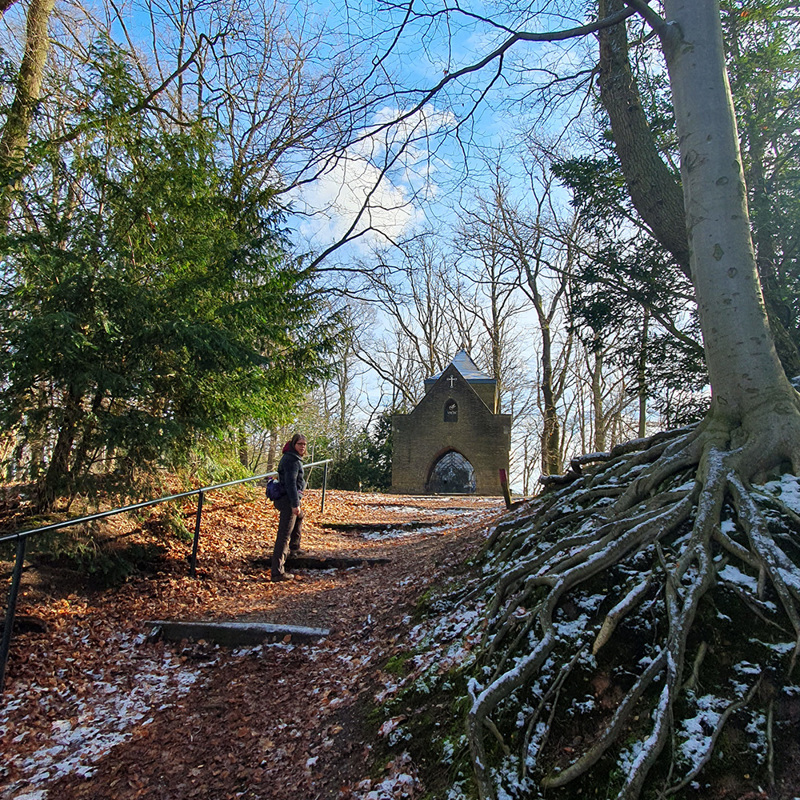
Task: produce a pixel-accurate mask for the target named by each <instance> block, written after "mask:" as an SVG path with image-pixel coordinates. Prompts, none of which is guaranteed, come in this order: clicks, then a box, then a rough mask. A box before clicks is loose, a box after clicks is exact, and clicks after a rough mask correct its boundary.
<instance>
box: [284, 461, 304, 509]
mask: <svg viewBox="0 0 800 800" xmlns="http://www.w3.org/2000/svg"><path fill="white" fill-rule="evenodd" d="M278 480H279V481H280V483H281V486H283V488H284V489H285V490H286V497H288V498H289V504H290V505H291V507H292V508H297V507H298V506H299V505H300V498H301V497H302V496H303V489H305V488H306V481H305V478H304V477H303V459H301V458H300V456H299V455H298V454H297V453H296V452H295V451H294V450H293V449H292V450H287V451H286V452H285V453H284V454H283V456H281V460H280V463H279V464H278Z"/></svg>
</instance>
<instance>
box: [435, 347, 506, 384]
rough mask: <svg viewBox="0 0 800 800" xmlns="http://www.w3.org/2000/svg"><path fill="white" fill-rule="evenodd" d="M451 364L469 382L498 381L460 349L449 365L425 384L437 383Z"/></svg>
mask: <svg viewBox="0 0 800 800" xmlns="http://www.w3.org/2000/svg"><path fill="white" fill-rule="evenodd" d="M451 366H453V367H455V368H456V369H457V370H458V371H459V372H460V373H461V375H462V376H463V378H464V379H465V380H466V381H467V383H496V381H495V379H494V378H492V377H491V376H490V375H487V374H486V373H485V372H482V371H481V370H480V369H479V368H478V365H477V364H476V363H475V362H474V361H473V360H472V359H471V358H470V357H469V354H468V353H467V351H466V350H459V351H458V352H457V353H456V354H455V356H454V357H453V360H452V361H451V362H450V363H449V364H448V365H447V367H445V368H444V369H443V370H442V371H441V372H438V373H437V374H436V375H431V377H430V378H427V379H426V380H425V386H426V387H430V386H431V385H432V384H434V383H436V381H438V380H439V378H441V376H442V375H443V373H445V372H446V371H447V370H448V369H449V367H451Z"/></svg>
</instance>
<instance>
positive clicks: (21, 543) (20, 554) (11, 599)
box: [0, 458, 333, 692]
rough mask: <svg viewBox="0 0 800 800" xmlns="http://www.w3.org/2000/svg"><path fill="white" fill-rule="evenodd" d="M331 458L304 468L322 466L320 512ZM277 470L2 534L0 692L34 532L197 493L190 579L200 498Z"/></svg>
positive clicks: (193, 569)
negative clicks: (6, 575)
mask: <svg viewBox="0 0 800 800" xmlns="http://www.w3.org/2000/svg"><path fill="white" fill-rule="evenodd" d="M331 461H333V459H332V458H327V459H325V460H324V461H314V462H312V463H311V464H306V465H305V467H306V468H308V469H310V468H311V467H319V466H323V465H324V471H323V474H322V498H321V500H320V508H319V510H320V513H321V514H322V513H324V512H325V493H326V489H327V487H328V464H330V463H331ZM277 474H278V473H277V471H275V470H273V471H272V472H264V473H263V474H261V475H253V476H252V477H250V478H239V479H238V480H235V481H228V482H227V483H215V484H213V485H212V486H202V487H200V488H199V489H192V490H191V491H188V492H180V493H179V494H171V495H169V496H167V497H158V498H156V499H155V500H145V501H144V502H143V503H134V504H133V505H129V506H121V507H120V508H112V509H111V510H110V511H99V512H97V513H96V514H88V515H87V516H85V517H76V518H75V519H67V520H64V521H63V522H52V523H50V524H49V525H42V526H41V527H39V528H31V529H30V530H27V531H18V532H17V533H9V534H6V535H5V536H0V544H3V543H4V542H14V541H15V542H16V543H17V555H16V560H15V561H14V571H13V573H12V576H11V587H10V589H9V592H8V606H7V607H6V619H5V625H4V626H3V639H2V642H0V692H2V691H3V689H4V687H5V677H6V662H7V661H8V652H9V649H10V647H11V634H12V629H13V627H14V615H15V614H16V610H17V597H18V595H19V585H20V581H21V580H22V565H23V562H24V560H25V549H26V546H27V542H28V539H29V538H30V537H31V536H33V535H34V534H37V533H45V532H46V531H55V530H60V529H61V528H69V527H71V526H72V525H80V524H82V523H84V522H93V521H94V520H97V519H105V518H106V517H113V516H115V515H116V514H123V513H125V512H127V511H138V510H139V509H140V508H147V507H148V506H155V505H159V504H160V503H169V502H170V501H172V500H180V499H182V498H184V497H193V496H194V495H197V496H198V497H197V513H196V515H195V523H194V537H193V539H192V554H191V556H190V558H189V575H190V577H192V578H194V577H196V575H197V551H198V548H199V546H200V521H201V518H202V515H203V498H204V497H205V494H206V492H212V491H214V490H216V489H225V488H227V487H229V486H236V485H238V484H240V483H251V482H253V481H260V480H263V479H264V478H270V477H272V476H273V475H277Z"/></svg>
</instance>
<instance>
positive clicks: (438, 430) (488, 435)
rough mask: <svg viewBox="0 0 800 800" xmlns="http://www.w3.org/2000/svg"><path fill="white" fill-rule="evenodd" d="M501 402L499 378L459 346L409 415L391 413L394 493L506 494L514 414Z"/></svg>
mask: <svg viewBox="0 0 800 800" xmlns="http://www.w3.org/2000/svg"><path fill="white" fill-rule="evenodd" d="M499 406H500V400H499V396H498V391H497V381H496V380H495V379H494V378H491V377H489V376H488V375H486V374H485V373H483V372H481V371H480V370H479V369H478V367H477V366H476V365H475V362H473V360H472V359H471V358H470V357H469V355H468V354H467V352H466V351H465V350H459V352H458V353H457V354H456V356H455V358H454V359H453V360H452V361H451V362H450V364H449V366H448V367H447V368H446V369H444V370H443V371H442V372H441V373H439V374H438V375H433V376H432V377H430V378H428V379H427V380H426V381H425V396H424V397H423V398H422V400H420V402H419V403H418V405H417V406H416V408H414V410H413V411H412V412H411V413H410V414H394V415H393V416H392V438H393V451H392V492H394V493H396V494H479V495H499V494H501V488H500V478H499V471H500V470H501V469H504V470H506V474H507V473H508V460H509V451H510V450H511V415H510V414H501V413H499V412H500V407H499Z"/></svg>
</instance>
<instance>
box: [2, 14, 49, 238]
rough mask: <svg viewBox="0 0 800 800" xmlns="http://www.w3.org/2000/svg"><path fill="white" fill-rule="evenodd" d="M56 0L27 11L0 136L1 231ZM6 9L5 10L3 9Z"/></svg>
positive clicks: (20, 159)
mask: <svg viewBox="0 0 800 800" xmlns="http://www.w3.org/2000/svg"><path fill="white" fill-rule="evenodd" d="M54 6H55V0H31V4H30V7H29V8H28V24H27V29H26V38H25V53H24V55H23V57H22V64H21V65H20V68H19V75H18V77H17V90H16V93H15V95H14V100H13V102H12V103H11V108H10V110H9V112H8V117H7V118H6V123H5V125H4V126H3V133H2V136H0V180H1V181H2V187H0V191H2V194H1V195H0V229H2V230H5V229H6V228H7V226H8V218H9V215H10V213H11V198H12V194H13V192H14V189H15V188H16V187H17V186H18V185H19V178H20V175H21V174H22V172H23V171H24V166H23V159H24V156H25V148H26V147H27V146H28V133H29V131H30V127H31V122H32V121H33V112H34V110H35V109H36V104H37V102H38V101H39V93H40V92H41V88H42V76H43V74H44V65H45V61H46V60H47V52H48V50H49V49H50V39H49V37H48V35H47V24H48V22H49V20H50V14H51V13H52V12H53V7H54ZM3 10H5V9H3Z"/></svg>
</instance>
